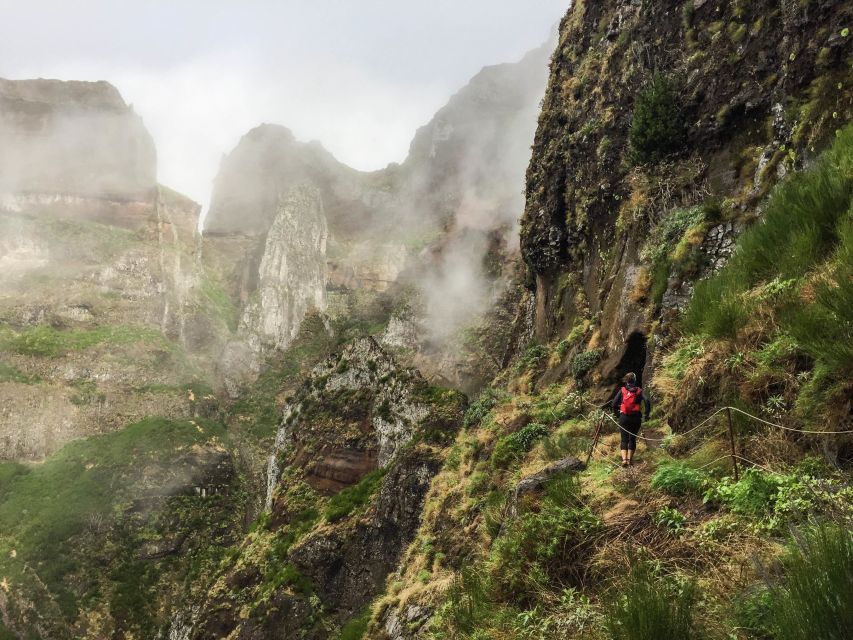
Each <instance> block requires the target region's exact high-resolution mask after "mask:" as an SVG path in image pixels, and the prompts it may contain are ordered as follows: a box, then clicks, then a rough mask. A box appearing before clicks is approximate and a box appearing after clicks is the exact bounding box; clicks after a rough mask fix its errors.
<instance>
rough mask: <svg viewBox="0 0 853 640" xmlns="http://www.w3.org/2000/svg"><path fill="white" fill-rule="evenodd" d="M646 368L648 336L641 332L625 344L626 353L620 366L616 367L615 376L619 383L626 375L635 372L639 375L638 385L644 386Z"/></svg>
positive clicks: (636, 333) (634, 334) (623, 354)
mask: <svg viewBox="0 0 853 640" xmlns="http://www.w3.org/2000/svg"><path fill="white" fill-rule="evenodd" d="M645 366H646V335H645V334H643V333H640V332H639V331H637V332H635V333H632V334H631V335H630V336H628V340H627V341H626V342H625V351H624V352H623V353H622V358H621V359H620V360H619V364H618V365H616V369H615V374H616V377H617V381H618V382H622V378H623V377H624V376H625V374H626V373H628V372H630V371H633V372H634V373H636V374H637V384H638V385H640V386H642V385H643V369H644V368H645Z"/></svg>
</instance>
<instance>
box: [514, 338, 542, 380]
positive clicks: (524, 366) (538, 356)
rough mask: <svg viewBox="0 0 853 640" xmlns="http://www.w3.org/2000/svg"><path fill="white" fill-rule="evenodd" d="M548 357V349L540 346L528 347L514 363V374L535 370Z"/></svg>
mask: <svg viewBox="0 0 853 640" xmlns="http://www.w3.org/2000/svg"><path fill="white" fill-rule="evenodd" d="M547 357H548V348H547V347H545V346H543V345H541V344H533V345H530V346H529V347H528V348H527V350H526V351H525V352H524V354H522V356H521V357H520V358H519V359H518V360H517V361H516V363H515V367H514V370H515V373H517V374H518V373H523V372H525V371H529V370H531V369H535V368H537V367H538V366H539V365H540V364H542V362H544V360H545V359H546V358H547Z"/></svg>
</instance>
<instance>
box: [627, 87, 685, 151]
mask: <svg viewBox="0 0 853 640" xmlns="http://www.w3.org/2000/svg"><path fill="white" fill-rule="evenodd" d="M684 133H685V127H684V119H683V117H682V113H681V106H680V104H679V102H678V97H677V95H676V93H675V90H674V87H673V84H672V82H671V81H670V80H669V79H668V78H667V77H666V76H665V75H663V74H660V73H656V74H654V75H653V76H652V77H651V78H650V79H649V81H648V83H647V84H646V86H645V87H644V88H643V89H642V90H641V91H640V93H639V94H638V95H637V99H636V100H635V102H634V114H633V116H632V118H631V128H630V131H629V138H630V141H631V148H632V151H633V155H634V158H635V160H637V161H638V162H656V161H658V160H660V159H661V158H663V157H664V156H667V155H669V154H670V153H672V152H674V151H677V150H678V149H680V148H681V147H682V146H683V143H684V141H683V138H684Z"/></svg>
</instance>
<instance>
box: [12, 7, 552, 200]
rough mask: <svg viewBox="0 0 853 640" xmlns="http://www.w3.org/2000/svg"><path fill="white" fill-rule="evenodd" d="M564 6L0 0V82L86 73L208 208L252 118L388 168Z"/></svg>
mask: <svg viewBox="0 0 853 640" xmlns="http://www.w3.org/2000/svg"><path fill="white" fill-rule="evenodd" d="M566 8H567V3H566V2H565V0H500V1H495V0H466V2H464V3H460V2H457V1H452V0H434V1H432V2H414V1H412V0H408V1H404V2H399V1H398V2H391V1H389V0H363V1H361V2H357V3H354V2H351V1H349V0H319V1H312V2H308V1H307V0H284V1H282V2H263V1H260V0H255V1H251V0H250V1H248V2H244V3H239V5H237V4H235V3H231V2H226V1H225V0H206V1H205V0H184V1H182V2H180V3H169V2H165V1H164V0H153V1H151V2H137V3H126V2H123V3H115V2H108V1H107V0H82V1H81V2H75V3H67V2H61V1H60V0H28V1H26V2H25V1H24V0H0V11H2V15H3V20H2V21H0V77H6V78H14V79H20V78H30V77H32V78H36V77H54V78H60V79H78V80H100V79H105V80H108V81H110V82H112V83H113V84H114V85H115V86H117V87H118V88H119V89H120V91H121V92H122V95H123V96H124V97H125V99H126V100H127V101H128V102H130V103H132V104H133V105H134V107H135V109H136V111H137V113H139V114H141V115H142V116H143V118H144V121H145V125H146V127H147V128H148V130H149V131H150V132H151V134H152V135H153V137H154V140H155V143H156V146H157V153H158V173H159V180H160V182H162V183H164V184H166V185H168V186H170V187H172V188H174V189H177V190H178V191H181V192H183V193H186V194H187V195H189V196H190V197H192V198H193V199H195V200H197V201H199V202H202V203H203V204H207V202H208V199H209V197H210V190H211V181H212V179H213V177H214V175H215V173H216V169H217V167H218V164H219V160H220V157H221V156H222V154H223V153H227V152H228V151H230V149H231V148H233V146H234V145H235V144H236V143H237V141H238V139H239V137H240V136H241V135H242V134H243V133H245V132H246V131H247V130H249V129H250V128H251V127H253V126H256V125H257V124H259V123H261V122H275V123H280V124H283V125H286V126H288V127H290V128H291V129H292V130H293V131H294V133H295V134H296V135H297V137H298V138H299V139H301V140H311V139H318V140H320V141H321V142H322V143H323V144H324V146H326V148H328V149H330V150H331V151H332V152H333V153H334V154H335V156H336V157H337V158H339V159H340V160H341V161H342V162H344V163H346V164H348V165H350V166H353V167H355V168H359V169H366V170H367V169H377V168H380V167H382V166H385V165H386V164H387V163H389V162H392V161H401V160H402V159H403V158H404V157H405V155H406V152H407V150H408V145H409V142H410V140H411V137H412V135H413V132H414V131H415V129H416V128H417V127H418V126H420V125H423V124H424V123H426V122H427V121H428V120H429V119H430V117H431V116H432V115H433V114H434V113H435V112H436V110H437V109H438V108H439V107H441V105H443V104H444V103H445V102H446V100H447V98H448V96H450V95H451V94H452V93H453V92H454V91H456V90H457V89H458V88H459V87H460V86H462V85H463V84H464V83H465V82H466V81H467V80H468V78H470V77H471V76H473V75H474V74H475V73H476V72H477V71H478V70H479V69H480V68H481V67H482V66H484V65H486V64H493V63H496V62H501V61H510V60H515V59H518V58H519V57H520V56H521V55H522V54H523V53H524V52H525V51H527V50H529V49H531V48H533V47H535V46H537V45H538V44H540V43H541V42H542V41H543V40H544V39H545V38H546V37H547V34H548V32H549V30H550V29H551V27H552V26H553V25H554V24H555V23H556V22H557V21H558V20H559V18H560V17H561V16H562V14H563V13H564V12H565V10H566Z"/></svg>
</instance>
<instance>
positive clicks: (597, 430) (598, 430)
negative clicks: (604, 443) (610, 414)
mask: <svg viewBox="0 0 853 640" xmlns="http://www.w3.org/2000/svg"><path fill="white" fill-rule="evenodd" d="M603 422H604V414H601V415H600V416H599V417H598V423H597V424H596V425H595V433H593V434H592V446H591V447H590V448H589V453H588V454H587V455H586V462H584V466H585V467H586V466H589V461H590V460H591V459H592V452H593V451H595V445H597V444H598V437H599V436H600V435H601V423H603Z"/></svg>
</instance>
